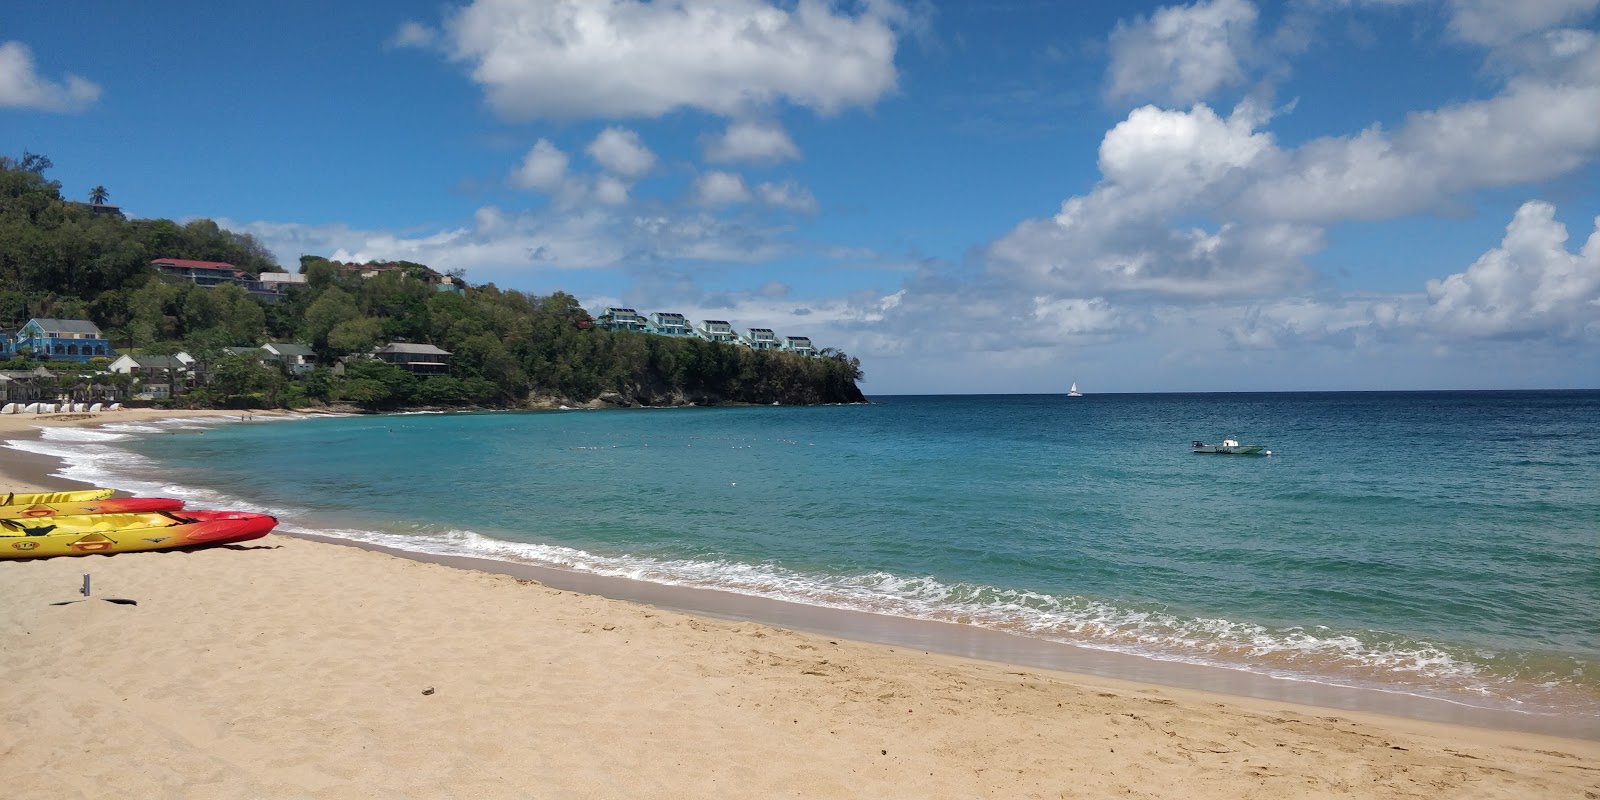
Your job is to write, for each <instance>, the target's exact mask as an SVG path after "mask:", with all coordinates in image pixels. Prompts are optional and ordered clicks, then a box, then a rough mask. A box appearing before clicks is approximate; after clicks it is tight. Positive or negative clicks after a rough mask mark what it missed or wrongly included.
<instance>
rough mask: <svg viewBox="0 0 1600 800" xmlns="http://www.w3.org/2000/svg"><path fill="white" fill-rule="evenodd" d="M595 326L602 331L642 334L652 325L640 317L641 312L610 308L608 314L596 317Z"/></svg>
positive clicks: (607, 310)
mask: <svg viewBox="0 0 1600 800" xmlns="http://www.w3.org/2000/svg"><path fill="white" fill-rule="evenodd" d="M594 324H595V326H596V327H598V328H601V329H602V330H608V331H634V332H639V333H642V332H644V330H645V329H646V328H648V327H649V326H650V323H649V322H647V321H646V320H645V318H644V317H643V316H640V314H639V312H637V311H634V310H633V309H631V308H608V309H606V313H604V314H601V315H600V316H598V317H595V319H594Z"/></svg>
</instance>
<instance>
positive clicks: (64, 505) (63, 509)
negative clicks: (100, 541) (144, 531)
mask: <svg viewBox="0 0 1600 800" xmlns="http://www.w3.org/2000/svg"><path fill="white" fill-rule="evenodd" d="M180 508H183V501H182V500H174V499H172V498H169V497H113V498H110V499H108V500H89V501H86V502H53V503H27V504H23V503H14V504H11V505H0V519H40V518H43V517H73V516H80V515H83V514H129V513H146V512H152V511H177V510H178V509H180Z"/></svg>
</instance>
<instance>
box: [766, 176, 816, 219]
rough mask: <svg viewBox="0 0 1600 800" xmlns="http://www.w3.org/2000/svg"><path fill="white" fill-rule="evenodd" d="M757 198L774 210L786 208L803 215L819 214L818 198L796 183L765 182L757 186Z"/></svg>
mask: <svg viewBox="0 0 1600 800" xmlns="http://www.w3.org/2000/svg"><path fill="white" fill-rule="evenodd" d="M756 196H757V197H758V198H760V200H761V202H762V203H763V204H765V205H769V206H772V207H774V208H786V209H788V210H790V211H799V212H800V213H802V214H815V213H817V198H815V197H813V196H812V194H811V192H809V191H807V190H806V188H805V187H804V186H801V185H800V184H798V183H795V182H794V181H784V182H783V183H772V182H770V181H768V182H763V183H761V184H760V185H758V186H756Z"/></svg>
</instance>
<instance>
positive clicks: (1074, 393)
mask: <svg viewBox="0 0 1600 800" xmlns="http://www.w3.org/2000/svg"><path fill="white" fill-rule="evenodd" d="M1067 396H1068V397H1082V396H1083V393H1082V392H1080V391H1078V382H1077V381H1073V382H1072V388H1071V389H1068V390H1067Z"/></svg>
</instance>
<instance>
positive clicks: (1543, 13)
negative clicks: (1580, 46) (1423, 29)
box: [1450, 0, 1600, 46]
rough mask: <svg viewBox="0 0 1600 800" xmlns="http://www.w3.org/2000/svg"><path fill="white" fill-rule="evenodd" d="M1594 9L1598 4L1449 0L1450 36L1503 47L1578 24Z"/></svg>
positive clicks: (1599, 0)
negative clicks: (1519, 39)
mask: <svg viewBox="0 0 1600 800" xmlns="http://www.w3.org/2000/svg"><path fill="white" fill-rule="evenodd" d="M1596 8H1600V0H1515V2H1507V1H1506V0H1450V33H1451V34H1453V35H1455V36H1456V37H1458V38H1460V39H1463V40H1465V41H1468V42H1472V43H1474V44H1482V45H1489V46H1495V45H1503V44H1507V43H1509V42H1512V41H1515V40H1516V39H1518V38H1520V37H1523V36H1526V35H1528V34H1530V33H1537V32H1540V31H1544V30H1548V29H1550V28H1553V27H1556V26H1559V25H1564V24H1567V23H1571V22H1577V21H1580V20H1582V19H1583V18H1584V17H1587V16H1589V15H1590V14H1593V13H1594V10H1595V9H1596Z"/></svg>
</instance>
